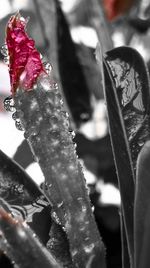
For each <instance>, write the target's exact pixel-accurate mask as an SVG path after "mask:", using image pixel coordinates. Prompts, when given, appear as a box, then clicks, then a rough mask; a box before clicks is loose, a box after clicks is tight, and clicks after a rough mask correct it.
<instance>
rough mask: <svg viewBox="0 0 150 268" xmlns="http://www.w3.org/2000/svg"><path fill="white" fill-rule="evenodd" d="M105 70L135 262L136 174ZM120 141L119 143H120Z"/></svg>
mask: <svg viewBox="0 0 150 268" xmlns="http://www.w3.org/2000/svg"><path fill="white" fill-rule="evenodd" d="M104 70H105V83H106V86H105V98H106V102H107V110H108V118H109V128H110V135H111V142H112V147H113V153H114V158H115V164H116V169H117V174H118V182H119V188H120V192H121V198H122V210H123V217H124V222H125V229H126V234H127V241H128V246H129V250H130V255H131V262H132V261H133V251H134V246H133V202H134V173H133V166H132V161H131V156H130V150H129V145H128V141H127V137H126V132H125V127H124V122H123V118H122V113H121V109H120V104H119V100H118V96H117V93H116V88H115V85H114V81H113V79H112V76H111V74H110V71H109V68H108V65H107V63H106V62H105V64H104ZM118 141H119V142H118Z"/></svg>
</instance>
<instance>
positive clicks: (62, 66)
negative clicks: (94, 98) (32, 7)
mask: <svg viewBox="0 0 150 268" xmlns="http://www.w3.org/2000/svg"><path fill="white" fill-rule="evenodd" d="M56 6H57V8H56V11H57V40H58V64H59V72H60V77H61V83H62V88H63V91H64V95H65V97H66V100H67V103H68V106H69V108H70V111H71V113H72V117H73V119H74V121H75V122H76V123H77V124H79V123H80V122H82V120H83V119H86V120H88V119H89V118H90V117H91V114H92V108H91V105H90V93H89V89H88V85H87V81H86V79H85V77H84V74H83V70H82V67H81V64H80V62H79V59H78V57H77V52H76V48H75V45H74V43H73V41H72V38H71V35H70V31H69V27H68V24H67V21H66V19H65V17H64V14H63V13H62V10H61V8H60V6H59V4H58V2H57V1H56Z"/></svg>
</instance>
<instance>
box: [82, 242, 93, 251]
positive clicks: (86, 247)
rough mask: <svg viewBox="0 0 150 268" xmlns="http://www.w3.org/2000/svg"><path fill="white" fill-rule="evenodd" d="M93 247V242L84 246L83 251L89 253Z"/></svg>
mask: <svg viewBox="0 0 150 268" xmlns="http://www.w3.org/2000/svg"><path fill="white" fill-rule="evenodd" d="M93 249H94V244H93V243H92V244H90V245H87V246H85V247H84V251H85V252H86V253H87V254H90V253H91V252H92V250H93Z"/></svg>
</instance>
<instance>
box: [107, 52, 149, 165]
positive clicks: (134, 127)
mask: <svg viewBox="0 0 150 268" xmlns="http://www.w3.org/2000/svg"><path fill="white" fill-rule="evenodd" d="M106 62H107V64H108V65H109V68H110V72H111V74H112V79H113V82H114V85H115V88H116V94H117V97H118V101H119V105H120V109H121V112H122V116H123V120H124V124H125V129H126V134H127V138H128V142H129V144H130V151H131V157H132V161H133V167H134V170H135V168H136V161H137V156H138V153H139V151H140V150H141V148H142V146H143V144H144V143H145V141H146V140H147V139H148V138H149V136H150V132H149V119H148V116H147V114H148V113H149V89H150V83H149V75H148V70H147V68H146V65H145V63H144V60H143V58H142V57H141V55H140V54H139V53H138V52H137V51H136V50H134V49H132V48H129V47H120V48H116V49H113V50H111V51H109V52H107V56H106Z"/></svg>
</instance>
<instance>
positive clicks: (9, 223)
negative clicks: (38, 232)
mask: <svg viewBox="0 0 150 268" xmlns="http://www.w3.org/2000/svg"><path fill="white" fill-rule="evenodd" d="M0 231H1V237H0V247H1V249H2V251H4V252H6V254H7V255H8V256H9V258H10V259H11V260H12V261H13V262H14V264H16V265H17V267H18V268H29V267H31V266H32V267H33V268H37V267H40V266H42V267H43V268H50V267H60V265H58V264H57V263H56V261H55V260H54V258H53V257H52V255H51V254H50V253H49V252H48V251H47V250H46V248H45V247H44V246H43V245H42V244H41V243H40V242H39V240H38V239H37V238H36V237H35V234H34V233H33V232H32V231H31V229H30V228H29V227H27V225H26V224H25V223H21V222H19V221H16V220H15V219H13V218H12V217H11V216H10V215H9V214H8V213H7V212H6V211H5V210H4V209H2V208H0Z"/></svg>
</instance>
